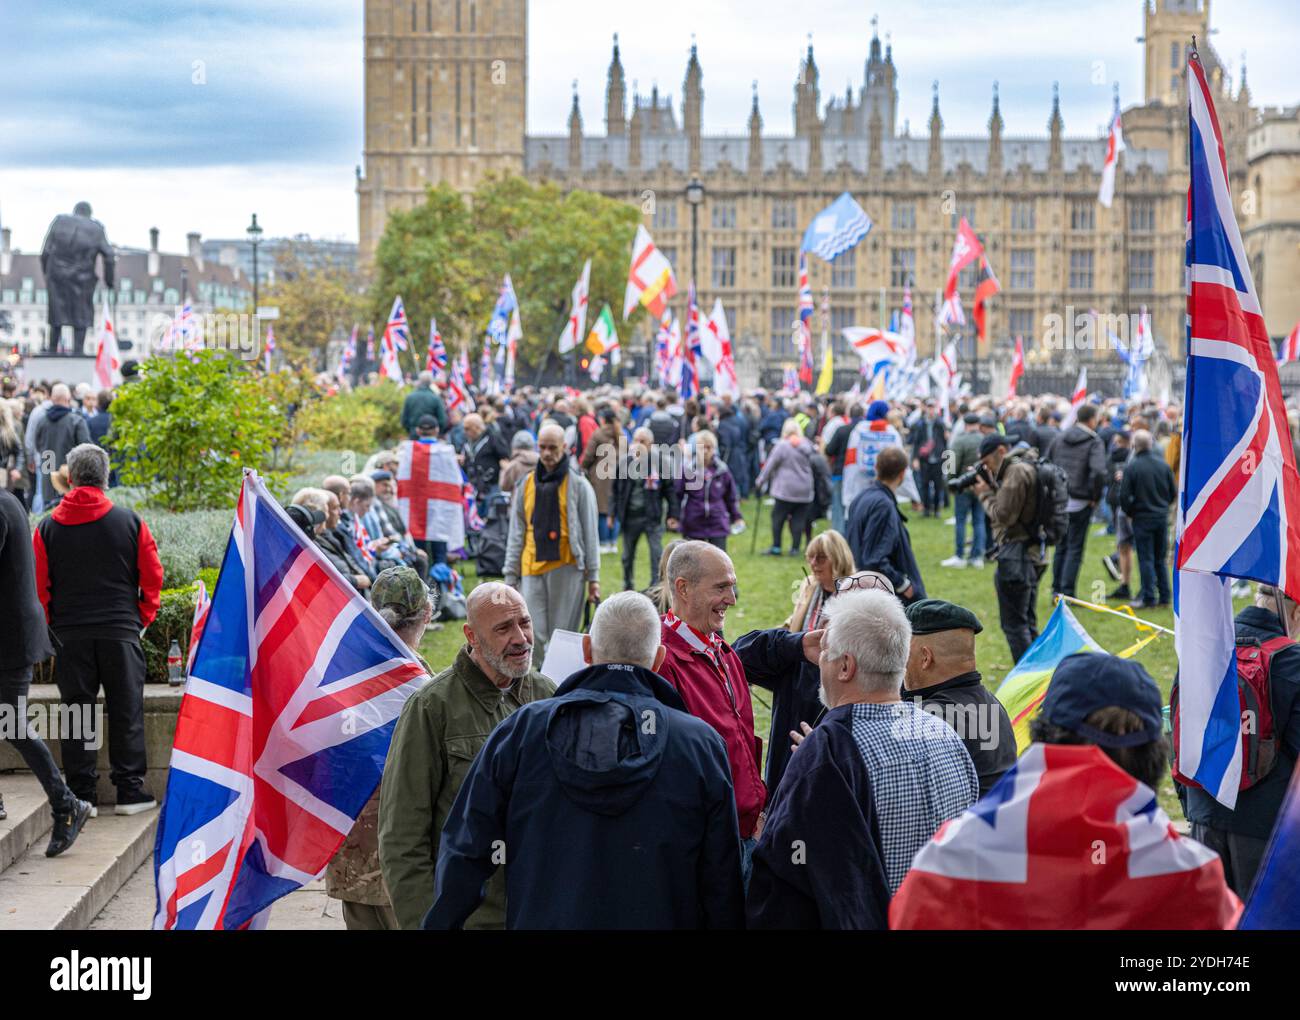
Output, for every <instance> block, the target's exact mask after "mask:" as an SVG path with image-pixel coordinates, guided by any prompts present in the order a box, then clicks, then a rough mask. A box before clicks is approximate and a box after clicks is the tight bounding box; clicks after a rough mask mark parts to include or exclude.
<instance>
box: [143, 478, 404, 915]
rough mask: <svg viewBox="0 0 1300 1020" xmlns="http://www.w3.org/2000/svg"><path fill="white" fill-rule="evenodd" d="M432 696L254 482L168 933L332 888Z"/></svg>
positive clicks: (194, 675)
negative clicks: (412, 709)
mask: <svg viewBox="0 0 1300 1020" xmlns="http://www.w3.org/2000/svg"><path fill="white" fill-rule="evenodd" d="M424 682H425V676H424V671H423V669H422V668H421V667H420V665H419V663H418V662H417V661H416V659H415V657H414V656H413V655H412V654H411V652H410V651H409V650H408V649H407V648H406V647H405V645H403V643H402V641H401V640H400V639H399V638H398V637H397V635H396V634H394V633H393V632H392V630H391V629H390V628H389V627H388V626H387V625H386V624H385V623H384V622H383V620H382V619H380V617H379V615H378V614H377V613H376V612H375V611H374V610H373V609H372V608H371V607H370V606H369V605H368V604H367V603H366V601H365V600H364V599H363V598H362V597H361V596H360V595H359V594H357V592H355V591H354V590H353V588H352V585H351V584H349V583H348V581H347V580H346V579H345V578H343V577H342V576H341V575H340V574H339V573H338V571H337V570H335V568H334V567H333V566H332V565H331V564H330V562H329V561H328V560H327V559H326V558H325V556H324V555H323V554H322V553H321V552H320V550H318V549H317V548H316V546H315V545H314V544H313V543H312V542H311V541H310V540H309V539H308V538H307V536H306V535H304V534H303V533H302V532H301V531H300V530H299V529H298V528H297V527H295V526H294V524H293V522H292V521H291V520H290V519H289V517H288V515H287V514H285V512H284V510H283V509H281V508H280V506H279V504H277V503H276V501H275V499H274V498H273V497H272V496H271V494H270V493H269V492H268V491H267V489H266V486H265V485H264V484H263V483H262V481H261V479H260V478H258V476H257V474H256V473H255V472H252V471H249V472H246V473H245V475H244V485H243V490H242V491H241V493H240V497H239V505H238V507H237V510H236V515H235V523H234V527H233V528H232V530H231V535H230V541H229V543H228V544H227V546H226V554H225V559H224V561H223V562H222V567H221V573H220V575H219V576H218V578H217V584H216V590H215V591H214V592H213V595H212V606H211V609H210V611H209V614H208V620H207V624H206V626H205V627H204V628H203V636H202V637H201V639H200V641H199V648H198V652H197V654H196V655H195V658H194V666H193V669H192V670H191V673H190V678H189V681H188V684H187V686H186V689H185V697H184V700H183V701H182V702H181V708H180V714H179V717H178V719H177V724H176V737H175V743H174V745H173V747H172V756H171V771H170V773H169V775H168V778H167V796H166V800H165V801H164V804H163V810H162V815H161V817H160V818H159V820H158V835H157V839H156V841H155V844H154V878H155V883H156V888H157V900H156V910H155V914H154V922H153V926H154V927H155V928H158V929H196V928H203V929H227V930H229V929H235V928H243V927H249V926H257V925H258V924H259V923H260V921H261V920H262V919H263V918H264V917H265V915H264V913H263V912H264V911H265V910H266V909H267V908H268V907H270V905H271V904H272V903H274V902H275V901H276V900H277V899H279V898H280V897H281V896H284V895H286V894H287V893H290V892H292V891H294V890H295V889H297V888H299V887H300V886H302V885H304V884H305V883H307V882H310V881H312V879H314V878H315V877H316V876H317V875H319V874H321V873H322V872H323V871H324V870H325V866H326V865H327V864H328V863H329V860H330V858H331V857H333V856H334V853H335V851H336V850H337V849H338V847H339V846H340V844H342V842H343V840H344V838H345V837H346V836H347V834H348V832H349V831H350V830H351V828H352V825H353V822H354V821H355V819H356V816H357V814H358V813H359V812H360V811H361V808H362V807H363V806H364V805H365V803H366V801H368V800H369V799H370V797H371V795H372V794H373V793H374V791H375V789H376V788H377V787H378V785H379V779H380V774H381V771H382V768H383V762H384V758H385V755H386V754H387V752H388V744H389V741H390V740H391V738H392V733H393V728H394V726H395V725H396V722H397V717H398V715H399V713H400V712H401V710H402V706H403V704H405V702H406V699H407V698H408V697H409V696H410V695H411V694H412V693H414V692H415V691H416V690H417V689H418V688H419V687H420V685H421V684H422V683H424Z"/></svg>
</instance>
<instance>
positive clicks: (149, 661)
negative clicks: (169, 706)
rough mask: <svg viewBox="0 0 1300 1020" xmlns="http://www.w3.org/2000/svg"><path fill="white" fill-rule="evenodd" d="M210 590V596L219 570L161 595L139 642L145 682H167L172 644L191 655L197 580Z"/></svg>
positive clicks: (200, 573) (207, 571)
mask: <svg viewBox="0 0 1300 1020" xmlns="http://www.w3.org/2000/svg"><path fill="white" fill-rule="evenodd" d="M200 580H201V581H202V582H203V584H204V586H205V587H206V588H207V589H208V597H209V598H211V597H212V592H213V590H214V589H215V588H216V586H217V571H216V569H204V570H200V571H199V576H198V578H196V579H195V581H193V582H191V583H189V584H186V585H182V586H180V587H177V588H164V589H163V591H162V592H161V593H160V595H159V600H158V615H157V616H156V617H155V618H154V621H153V623H151V624H150V625H149V629H148V630H146V631H145V632H144V637H143V638H142V639H141V641H140V645H141V647H142V648H143V649H144V668H145V681H146V682H147V683H163V684H165V683H167V681H168V676H167V649H169V648H170V647H171V644H172V641H175V642H177V643H178V644H179V645H180V647H181V655H182V656H183V657H184V656H188V655H189V653H190V630H191V628H193V626H194V606H195V604H196V603H197V601H198V592H199V586H198V583H197V582H198V581H200Z"/></svg>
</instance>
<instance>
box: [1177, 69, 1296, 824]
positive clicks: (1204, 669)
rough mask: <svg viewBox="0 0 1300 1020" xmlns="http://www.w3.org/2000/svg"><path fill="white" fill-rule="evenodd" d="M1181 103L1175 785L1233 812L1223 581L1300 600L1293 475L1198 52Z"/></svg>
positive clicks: (1233, 678) (1237, 774)
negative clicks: (1183, 334)
mask: <svg viewBox="0 0 1300 1020" xmlns="http://www.w3.org/2000/svg"><path fill="white" fill-rule="evenodd" d="M1187 96H1188V141H1189V155H1188V168H1189V174H1188V177H1189V181H1188V193H1187V256H1186V273H1185V278H1186V280H1187V286H1188V293H1187V376H1186V394H1185V398H1184V407H1185V409H1186V410H1185V414H1184V416H1183V440H1182V463H1181V465H1180V474H1179V494H1178V519H1177V527H1176V534H1177V540H1176V543H1175V548H1176V555H1175V561H1176V568H1177V569H1176V571H1175V576H1174V621H1175V622H1174V629H1175V632H1176V637H1175V644H1176V647H1177V650H1178V662H1179V730H1178V734H1177V737H1178V744H1179V771H1180V772H1181V773H1182V774H1183V775H1185V776H1189V777H1191V778H1192V779H1193V780H1194V781H1195V782H1196V783H1198V784H1199V785H1200V786H1202V787H1203V788H1204V789H1205V790H1206V791H1207V792H1209V793H1210V794H1211V795H1212V796H1213V797H1214V798H1215V799H1216V800H1218V801H1219V802H1220V803H1221V804H1223V805H1224V806H1225V807H1228V808H1232V807H1234V806H1235V805H1236V801H1237V791H1238V786H1239V784H1240V778H1241V755H1242V747H1241V719H1240V704H1239V698H1238V693H1237V664H1236V657H1235V654H1234V626H1233V616H1232V596H1231V593H1230V585H1231V579H1232V578H1246V579H1250V580H1254V581H1260V582H1263V583H1266V584H1269V585H1273V586H1276V587H1278V588H1280V589H1282V590H1283V591H1285V592H1286V594H1287V595H1289V596H1290V597H1291V598H1293V599H1298V600H1300V475H1297V473H1296V463H1295V455H1294V453H1293V451H1292V447H1291V441H1290V435H1289V431H1288V425H1287V416H1286V405H1285V403H1284V401H1283V398H1282V389H1281V385H1280V383H1279V380H1278V373H1277V363H1276V360H1275V358H1274V355H1273V350H1272V347H1271V345H1270V342H1269V336H1268V332H1267V330H1266V329H1265V326H1264V319H1263V316H1262V314H1261V312H1260V305H1259V296H1258V292H1257V291H1256V289H1255V284H1254V280H1253V279H1252V277H1251V269H1250V262H1249V260H1248V259H1247V257H1246V251H1245V247H1244V245H1243V244H1242V239H1241V232H1240V231H1239V229H1238V227H1237V221H1236V217H1235V215H1234V213H1233V206H1232V196H1231V194H1230V193H1229V186H1228V166H1227V157H1226V155H1225V153H1224V148H1223V136H1222V132H1221V131H1220V129H1219V121H1218V116H1217V114H1216V113H1215V110H1214V100H1213V99H1212V98H1211V93H1210V86H1209V83H1208V81H1207V80H1206V75H1205V69H1204V67H1203V66H1202V65H1201V60H1200V57H1199V56H1198V55H1197V54H1196V51H1195V50H1194V49H1193V50H1192V51H1191V53H1190V54H1189V57H1188V62H1187Z"/></svg>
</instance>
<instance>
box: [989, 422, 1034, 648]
mask: <svg viewBox="0 0 1300 1020" xmlns="http://www.w3.org/2000/svg"><path fill="white" fill-rule="evenodd" d="M1010 445H1011V440H1009V439H1008V438H1007V437H1006V436H1004V435H1002V434H1001V433H999V432H990V433H989V434H988V435H986V436H985V437H984V438H983V439H982V440H980V450H979V453H980V464H982V465H983V467H984V472H985V477H984V478H981V479H980V480H979V481H977V482H976V483H975V485H974V486H973V487H972V489H971V491H972V492H974V493H975V495H977V496H978V497H979V498H980V502H981V503H983V504H984V512H985V513H986V514H987V515H988V521H989V530H990V531H992V532H993V543H994V552H993V558H994V559H995V560H996V561H997V570H996V571H995V572H994V574H993V589H994V591H996V592H997V596H998V620H999V622H1000V623H1001V625H1002V633H1003V634H1005V635H1006V638H1007V647H1008V648H1009V649H1010V650H1011V661H1012V662H1019V661H1020V657H1021V656H1022V655H1024V654H1025V650H1026V649H1027V648H1028V647H1029V646H1030V645H1032V644H1033V643H1034V640H1035V639H1036V638H1037V637H1038V579H1039V578H1040V577H1042V576H1043V570H1044V569H1045V568H1046V565H1047V559H1046V556H1045V546H1044V545H1043V541H1042V536H1041V535H1040V534H1039V533H1038V532H1039V529H1038V527H1037V520H1036V515H1037V513H1038V471H1037V469H1036V468H1035V466H1034V465H1035V462H1036V461H1037V459H1038V453H1037V451H1035V450H1033V449H1031V448H1030V447H1028V446H1026V445H1024V444H1023V443H1022V444H1020V445H1018V446H1016V447H1015V449H1012V450H1008V449H1007V448H1008V447H1009V446H1010Z"/></svg>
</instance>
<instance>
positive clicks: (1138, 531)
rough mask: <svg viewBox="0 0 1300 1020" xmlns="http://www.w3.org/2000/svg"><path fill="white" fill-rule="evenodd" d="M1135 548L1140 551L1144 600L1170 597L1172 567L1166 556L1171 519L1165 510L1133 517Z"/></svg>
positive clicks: (1139, 562) (1139, 559)
mask: <svg viewBox="0 0 1300 1020" xmlns="http://www.w3.org/2000/svg"><path fill="white" fill-rule="evenodd" d="M1133 548H1134V550H1135V551H1136V552H1137V559H1138V570H1139V571H1140V574H1141V577H1142V589H1141V591H1140V593H1139V594H1138V598H1139V600H1140V601H1142V602H1155V601H1156V600H1157V598H1158V599H1159V600H1160V601H1161V602H1168V601H1169V600H1170V590H1169V567H1168V564H1166V563H1165V556H1166V554H1167V553H1168V549H1169V521H1168V520H1167V519H1166V517H1165V515H1164V514H1144V515H1143V516H1141V517H1136V518H1134V519H1133Z"/></svg>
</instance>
